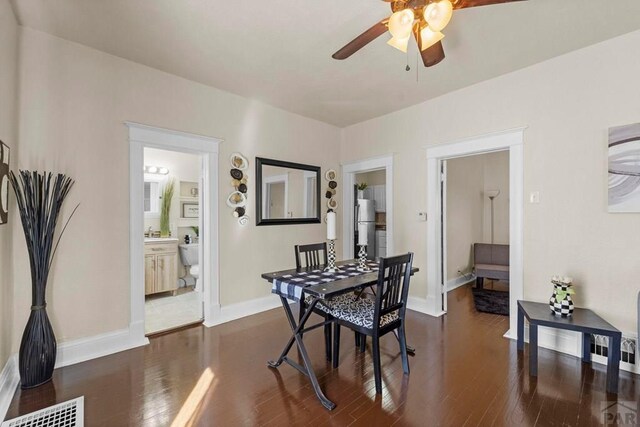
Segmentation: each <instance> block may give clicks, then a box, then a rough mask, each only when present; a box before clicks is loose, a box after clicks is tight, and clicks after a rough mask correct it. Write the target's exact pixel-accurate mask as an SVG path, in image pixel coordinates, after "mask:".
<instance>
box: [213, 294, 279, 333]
mask: <svg viewBox="0 0 640 427" xmlns="http://www.w3.org/2000/svg"><path fill="white" fill-rule="evenodd" d="M278 307H281V304H280V299H279V298H276V297H275V296H274V295H268V296H266V297H261V298H255V299H252V300H249V301H243V302H239V303H236V304H229V305H225V306H222V307H221V308H220V316H218V317H217V319H216V320H215V322H213V323H207V322H206V321H205V326H208V327H210V326H215V325H220V324H222V323H226V322H231V321H232V320H236V319H240V318H242V317H246V316H251V315H253V314H258V313H262V312H263V311H267V310H272V309H274V308H278Z"/></svg>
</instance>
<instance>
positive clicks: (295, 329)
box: [267, 296, 336, 410]
mask: <svg viewBox="0 0 640 427" xmlns="http://www.w3.org/2000/svg"><path fill="white" fill-rule="evenodd" d="M319 300H320V299H319V298H314V299H313V301H312V302H311V304H306V311H305V313H304V315H303V316H302V318H301V319H300V322H299V323H298V324H296V321H295V317H294V316H293V313H292V312H291V307H290V306H289V301H288V300H287V299H286V298H284V297H282V296H281V297H280V301H281V302H282V306H283V308H284V312H285V314H286V315H287V320H288V321H289V326H290V327H291V331H292V333H293V334H292V336H291V338H289V341H288V342H287V345H285V347H284V349H283V350H282V353H281V354H280V357H279V358H278V360H276V361H275V362H274V361H271V360H270V361H268V362H267V366H269V367H270V368H277V367H278V366H280V365H281V364H282V362H288V363H289V364H290V365H291V366H293V367H294V368H296V369H297V370H299V371H300V372H302V373H303V374H305V375H307V376H308V377H309V380H310V381H311V386H312V387H313V391H314V392H315V393H316V396H317V397H318V399H319V400H320V403H322V406H324V407H325V408H327V409H329V410H332V409H333V408H335V407H336V404H335V403H333V402H332V401H330V400H329V399H327V397H326V396H325V395H324V393H323V392H322V389H321V388H320V383H318V378H317V377H316V374H315V372H314V371H313V366H312V364H311V359H309V354H308V353H307V348H306V347H305V345H304V341H303V340H302V334H301V333H300V331H302V330H303V329H304V325H305V324H306V323H307V320H309V316H310V315H311V313H312V312H313V309H314V307H315V306H316V304H317V303H318V301H319ZM294 341H295V343H296V345H297V347H298V350H299V351H300V356H302V361H303V363H304V369H302V368H301V367H300V366H299V365H298V364H297V363H294V362H293V361H288V360H287V353H289V350H291V347H292V346H293V342H294Z"/></svg>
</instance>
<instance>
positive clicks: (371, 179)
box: [356, 169, 387, 186]
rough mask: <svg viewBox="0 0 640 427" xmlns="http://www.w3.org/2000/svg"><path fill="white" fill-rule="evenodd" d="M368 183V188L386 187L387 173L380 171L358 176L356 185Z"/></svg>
mask: <svg viewBox="0 0 640 427" xmlns="http://www.w3.org/2000/svg"><path fill="white" fill-rule="evenodd" d="M363 182H364V183H366V184H367V185H368V186H372V185H384V184H386V182H387V171H386V170H384V169H380V170H377V171H372V172H364V173H358V174H356V183H357V184H360V183H363Z"/></svg>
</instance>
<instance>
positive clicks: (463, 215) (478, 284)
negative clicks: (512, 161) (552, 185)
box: [440, 151, 509, 316]
mask: <svg viewBox="0 0 640 427" xmlns="http://www.w3.org/2000/svg"><path fill="white" fill-rule="evenodd" d="M442 172H443V179H442V194H443V196H442V199H443V203H442V215H441V218H442V221H443V227H442V228H443V232H442V251H443V252H442V254H443V256H442V265H441V266H440V270H441V274H442V275H443V282H444V283H445V286H446V292H447V293H448V292H451V291H452V290H454V289H456V288H458V287H461V286H465V287H466V289H464V290H461V292H468V293H469V294H470V295H471V297H472V300H473V302H474V306H475V309H476V311H478V312H485V313H492V314H499V315H503V316H508V315H509V282H508V279H509V277H508V272H509V152H508V151H496V152H491V153H482V154H474V155H471V156H463V157H456V158H453V159H448V160H443V162H442ZM443 306H444V310H445V311H448V307H447V300H446V299H445V300H444V301H443Z"/></svg>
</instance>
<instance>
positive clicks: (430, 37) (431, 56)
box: [332, 0, 521, 67]
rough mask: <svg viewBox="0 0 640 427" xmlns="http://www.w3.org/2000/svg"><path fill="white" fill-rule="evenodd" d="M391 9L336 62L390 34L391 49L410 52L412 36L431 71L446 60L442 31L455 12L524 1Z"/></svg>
mask: <svg viewBox="0 0 640 427" xmlns="http://www.w3.org/2000/svg"><path fill="white" fill-rule="evenodd" d="M383 1H386V2H387V3H390V5H391V11H392V12H393V14H392V15H391V16H390V17H388V18H385V19H383V20H382V21H380V22H378V23H377V24H375V25H374V26H373V27H371V28H369V29H368V30H366V31H365V32H364V33H362V34H360V35H359V36H358V37H356V38H355V39H353V40H351V41H350V42H349V43H347V44H346V45H345V46H344V47H343V48H342V49H340V50H339V51H337V52H336V53H334V54H333V56H332V57H333V58H334V59H347V58H348V57H350V56H351V55H353V54H354V53H356V52H357V51H359V50H360V49H362V48H363V47H365V46H366V45H367V44H369V43H371V42H372V41H373V40H375V39H376V38H378V37H380V36H381V35H382V34H384V33H386V32H387V31H389V32H390V33H391V40H389V41H388V42H387V44H389V45H390V46H393V47H395V48H396V49H399V50H401V51H402V52H406V51H407V46H408V44H409V39H410V38H411V35H413V37H414V38H415V40H416V43H417V44H418V48H419V50H420V55H421V56H422V62H423V63H424V66H425V67H431V66H434V65H436V64H438V63H439V62H440V61H442V60H443V59H444V49H443V48H442V39H443V38H444V34H442V30H443V29H444V27H446V26H447V24H448V23H449V21H450V20H451V16H452V14H453V11H454V10H455V9H463V8H467V7H476V6H487V5H491V4H498V3H510V2H512V1H521V0H383Z"/></svg>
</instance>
